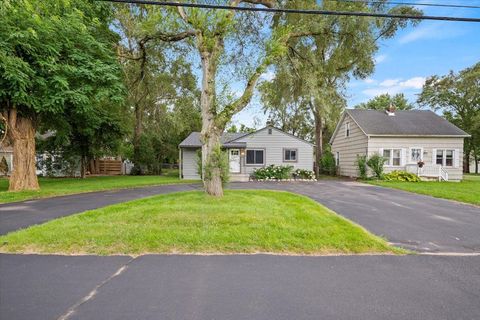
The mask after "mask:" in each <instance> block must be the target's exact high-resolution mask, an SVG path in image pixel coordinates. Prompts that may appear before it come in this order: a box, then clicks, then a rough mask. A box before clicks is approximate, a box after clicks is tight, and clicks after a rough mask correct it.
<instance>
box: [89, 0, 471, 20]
mask: <svg viewBox="0 0 480 320" xmlns="http://www.w3.org/2000/svg"><path fill="white" fill-rule="evenodd" d="M96 1H106V2H118V3H132V4H150V5H158V6H165V7H186V8H203V9H217V10H218V9H220V10H235V11H256V12H272V13H299V14H311V15H327V16H355V17H376V18H393V19H412V20H438V21H456V22H480V18H463V17H442V16H416V15H406V14H388V13H372V12H353V11H352V12H349V11H329V10H306V9H280V8H265V7H232V6H226V5H215V4H201V3H184V2H162V1H148V0H96Z"/></svg>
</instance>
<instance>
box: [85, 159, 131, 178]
mask: <svg viewBox="0 0 480 320" xmlns="http://www.w3.org/2000/svg"><path fill="white" fill-rule="evenodd" d="M90 173H91V174H104V175H108V176H115V175H121V174H122V173H123V172H122V161H121V160H107V159H95V160H92V162H91V163H90Z"/></svg>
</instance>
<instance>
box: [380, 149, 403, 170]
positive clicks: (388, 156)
mask: <svg viewBox="0 0 480 320" xmlns="http://www.w3.org/2000/svg"><path fill="white" fill-rule="evenodd" d="M383 157H384V158H385V165H386V166H394V167H399V166H400V164H401V163H402V149H383Z"/></svg>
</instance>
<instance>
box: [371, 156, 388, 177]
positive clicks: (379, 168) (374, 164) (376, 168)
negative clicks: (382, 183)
mask: <svg viewBox="0 0 480 320" xmlns="http://www.w3.org/2000/svg"><path fill="white" fill-rule="evenodd" d="M384 164H385V158H384V157H382V156H381V155H379V154H378V153H376V154H374V155H373V156H371V157H370V159H368V161H367V165H368V166H369V167H370V169H372V171H373V173H374V174H375V177H377V178H378V179H382V177H383V165H384Z"/></svg>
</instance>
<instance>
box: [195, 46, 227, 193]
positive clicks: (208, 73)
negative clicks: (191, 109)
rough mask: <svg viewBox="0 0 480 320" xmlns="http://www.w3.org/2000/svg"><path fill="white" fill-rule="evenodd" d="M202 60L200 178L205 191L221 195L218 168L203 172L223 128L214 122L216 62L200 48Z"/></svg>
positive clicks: (218, 141) (221, 187)
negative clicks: (206, 172)
mask: <svg viewBox="0 0 480 320" xmlns="http://www.w3.org/2000/svg"><path fill="white" fill-rule="evenodd" d="M200 53H201V60H202V74H203V77H202V92H201V96H200V106H201V110H202V132H201V138H202V180H203V186H204V188H205V191H206V192H207V193H208V194H209V195H212V196H215V197H222V196H223V186H222V179H221V172H220V168H211V170H210V172H209V173H208V175H206V174H205V168H206V165H207V162H208V161H209V160H210V158H211V155H212V151H213V150H214V149H215V147H216V146H218V145H219V144H220V135H221V134H222V132H223V128H217V126H216V123H215V115H216V108H215V74H216V63H215V61H214V58H212V56H213V53H212V52H209V51H207V50H200Z"/></svg>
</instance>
